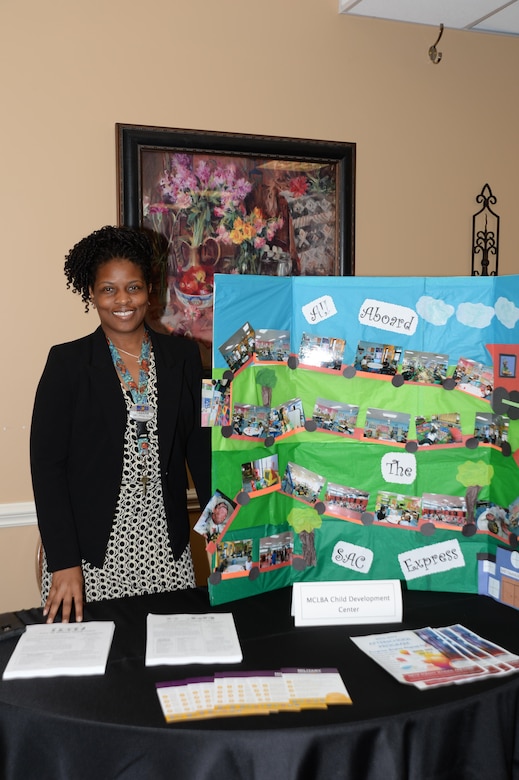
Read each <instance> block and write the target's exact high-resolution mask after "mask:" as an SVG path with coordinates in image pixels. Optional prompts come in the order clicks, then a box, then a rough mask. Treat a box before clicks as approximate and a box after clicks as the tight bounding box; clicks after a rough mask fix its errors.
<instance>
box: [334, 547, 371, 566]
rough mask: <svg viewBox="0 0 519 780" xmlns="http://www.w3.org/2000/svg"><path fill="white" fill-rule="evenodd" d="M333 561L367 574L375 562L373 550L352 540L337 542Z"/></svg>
mask: <svg viewBox="0 0 519 780" xmlns="http://www.w3.org/2000/svg"><path fill="white" fill-rule="evenodd" d="M332 563H336V564H337V566H343V567H344V568H345V569H351V570H352V571H357V572H360V573H361V574H367V573H368V572H369V570H370V569H371V564H372V563H373V550H370V549H368V548H367V547H360V546H359V545H357V544H351V543H350V542H337V544H336V545H335V547H334V548H333V552H332Z"/></svg>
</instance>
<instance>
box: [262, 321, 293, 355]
mask: <svg viewBox="0 0 519 780" xmlns="http://www.w3.org/2000/svg"><path fill="white" fill-rule="evenodd" d="M289 357H290V332H289V331H288V330H267V329H265V328H263V329H261V328H260V329H258V330H256V359H257V360H259V361H261V362H262V363H263V362H264V363H286V362H287V360H288V358H289Z"/></svg>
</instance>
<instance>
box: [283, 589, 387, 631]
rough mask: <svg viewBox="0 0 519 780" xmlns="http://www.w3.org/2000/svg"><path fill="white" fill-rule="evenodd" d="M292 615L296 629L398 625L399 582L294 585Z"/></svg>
mask: <svg viewBox="0 0 519 780" xmlns="http://www.w3.org/2000/svg"><path fill="white" fill-rule="evenodd" d="M292 612H293V614H294V621H295V625H296V626H338V625H342V624H345V625H348V624H359V623H399V622H400V621H401V620H402V588H401V585H400V580H369V581H366V582H295V583H294V585H293V588H292Z"/></svg>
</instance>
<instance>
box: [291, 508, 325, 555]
mask: <svg viewBox="0 0 519 780" xmlns="http://www.w3.org/2000/svg"><path fill="white" fill-rule="evenodd" d="M287 520H288V523H289V525H290V526H291V527H292V528H293V529H294V531H295V532H296V534H297V535H298V536H299V539H300V541H301V548H302V551H303V560H304V562H305V564H306V565H307V566H315V564H316V563H317V554H316V552H315V535H314V531H315V529H316V528H320V527H321V525H322V524H323V520H322V517H321V515H319V514H317V512H316V511H315V509H312V508H311V507H309V506H304V507H294V509H291V510H290V512H289V513H288V517H287Z"/></svg>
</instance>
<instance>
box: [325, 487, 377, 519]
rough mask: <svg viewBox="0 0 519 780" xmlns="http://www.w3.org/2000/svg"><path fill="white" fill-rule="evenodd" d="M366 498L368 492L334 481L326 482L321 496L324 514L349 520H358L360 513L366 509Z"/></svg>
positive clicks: (367, 498)
mask: <svg viewBox="0 0 519 780" xmlns="http://www.w3.org/2000/svg"><path fill="white" fill-rule="evenodd" d="M368 500H369V493H366V492H365V491H363V490H357V489H356V488H351V487H346V486H345V485H338V484H336V483H335V482H328V483H327V485H326V492H325V494H324V498H323V501H324V505H325V507H326V509H325V511H326V514H330V515H334V516H336V517H344V518H345V519H350V520H360V516H361V514H362V513H363V512H365V511H366V507H367V505H368Z"/></svg>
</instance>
